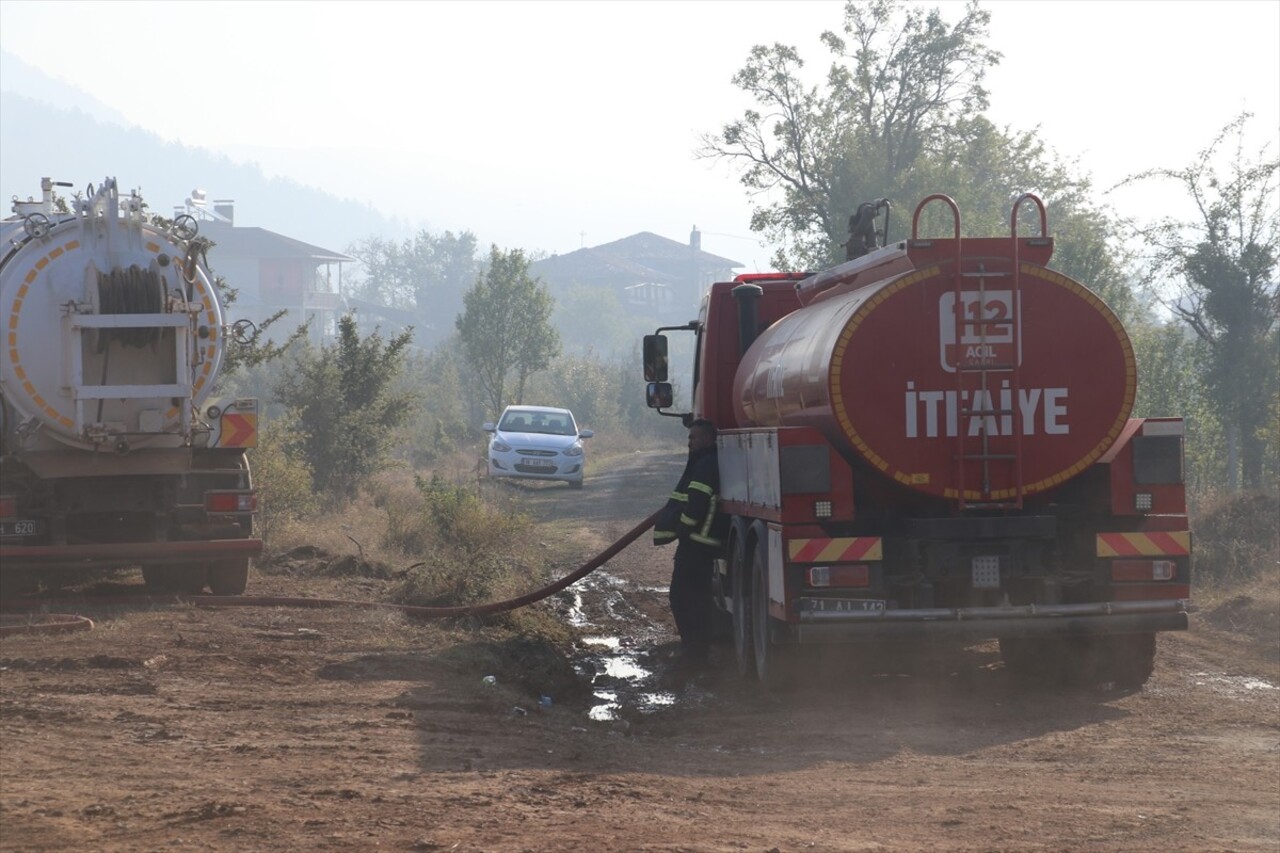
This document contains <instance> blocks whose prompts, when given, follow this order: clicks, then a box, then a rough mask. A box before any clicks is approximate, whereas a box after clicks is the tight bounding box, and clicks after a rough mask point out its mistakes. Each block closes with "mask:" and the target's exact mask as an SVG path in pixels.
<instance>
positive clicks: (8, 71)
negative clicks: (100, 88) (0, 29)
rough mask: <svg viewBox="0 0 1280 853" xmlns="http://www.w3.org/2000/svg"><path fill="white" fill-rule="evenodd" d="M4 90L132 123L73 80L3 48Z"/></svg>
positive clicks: (0, 77) (107, 120)
mask: <svg viewBox="0 0 1280 853" xmlns="http://www.w3.org/2000/svg"><path fill="white" fill-rule="evenodd" d="M0 91H3V92H13V93H15V94H18V95H22V96H23V97H26V98H31V99H32V100H35V101H44V102H45V103H49V104H55V105H57V106H59V107H62V108H63V109H68V110H79V111H80V112H82V113H85V114H86V115H88V116H89V117H90V118H92V119H94V120H95V121H100V122H103V123H104V124H118V125H120V126H121V127H129V126H130V125H131V124H132V122H130V121H129V120H128V119H126V118H125V117H124V116H123V115H122V114H121V113H119V112H118V111H116V110H114V109H112V108H111V107H109V106H107V105H106V104H104V103H102V101H99V100H98V99H97V98H95V97H93V96H92V95H90V94H89V93H87V92H85V91H82V90H80V89H77V88H76V87H75V86H72V85H71V84H70V83H66V82H63V81H62V80H55V79H54V78H52V77H50V76H49V75H47V74H45V73H44V72H43V71H41V70H40V69H38V68H36V67H34V66H32V65H28V64H27V63H25V62H23V61H22V60H21V59H19V58H18V57H16V56H14V55H13V54H12V53H8V52H7V51H0Z"/></svg>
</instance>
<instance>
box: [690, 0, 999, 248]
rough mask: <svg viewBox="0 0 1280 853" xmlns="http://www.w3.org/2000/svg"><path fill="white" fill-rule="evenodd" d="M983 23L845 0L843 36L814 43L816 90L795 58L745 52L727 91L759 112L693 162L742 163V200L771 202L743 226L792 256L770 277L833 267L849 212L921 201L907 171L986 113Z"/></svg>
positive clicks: (975, 15)
mask: <svg viewBox="0 0 1280 853" xmlns="http://www.w3.org/2000/svg"><path fill="white" fill-rule="evenodd" d="M990 18H991V15H990V13H989V12H984V11H982V10H981V9H979V8H978V5H977V4H976V3H974V2H970V3H969V4H968V5H967V6H966V7H965V12H964V15H963V17H962V18H961V20H960V21H958V22H957V23H956V24H955V25H954V26H952V27H948V26H947V24H946V22H945V21H944V20H943V19H942V15H941V13H940V12H939V10H937V9H933V10H929V11H928V12H926V11H925V10H923V9H921V8H918V7H912V6H907V5H906V4H904V3H902V2H900V0H872V2H867V3H859V2H852V0H851V2H848V3H846V5H845V12H844V26H843V33H844V37H842V36H838V35H836V34H834V33H832V32H826V33H823V34H822V40H823V42H824V43H825V44H826V46H827V48H828V49H829V50H830V51H831V53H833V54H834V55H835V56H836V57H837V61H836V62H834V63H833V64H832V65H831V67H830V70H829V71H828V74H827V82H826V87H825V90H819V89H818V88H817V87H806V86H805V85H804V84H803V83H802V82H801V79H800V71H801V69H802V68H803V66H804V62H803V60H802V59H801V58H800V56H799V54H798V53H797V52H796V50H795V48H793V47H788V46H785V45H781V44H774V45H773V46H772V47H765V46H763V45H757V46H756V47H754V48H752V50H751V53H750V55H749V57H748V60H747V64H746V65H745V66H744V67H743V68H742V69H741V70H740V71H738V72H737V74H735V75H734V77H733V82H734V84H735V85H737V86H738V87H739V88H740V89H742V90H743V91H745V92H747V93H748V94H749V95H751V96H752V97H754V98H755V100H756V101H757V102H758V104H759V105H760V108H759V109H751V110H747V111H746V112H745V113H744V115H743V117H742V118H741V119H738V120H737V121H733V122H730V123H729V124H727V125H725V126H724V127H723V128H722V130H721V131H720V133H719V134H715V135H707V136H704V137H703V144H702V147H701V149H700V151H699V154H700V156H703V157H711V158H715V159H727V160H729V161H731V162H734V163H738V164H740V165H742V166H743V174H742V179H741V180H742V183H743V185H744V186H746V187H747V189H748V191H750V192H751V193H752V194H753V195H756V196H757V197H762V198H763V197H764V196H767V195H770V194H772V196H773V198H772V199H771V200H770V199H763V200H762V201H761V202H760V203H759V205H758V206H757V207H756V209H755V211H754V213H753V215H752V223H751V227H752V230H754V231H758V232H762V233H763V234H764V235H765V236H766V237H768V238H769V239H771V240H773V241H774V242H777V243H779V244H781V245H783V246H784V247H787V246H789V247H791V248H790V250H788V249H786V248H784V249H783V250H782V251H781V252H780V253H779V257H778V258H776V259H775V260H776V262H777V264H778V266H779V267H790V268H801V267H814V266H826V265H828V264H829V263H830V262H831V261H832V260H843V257H838V256H837V247H838V246H840V245H842V244H843V243H844V241H845V238H846V233H845V230H846V224H847V220H848V216H849V215H850V214H851V213H852V212H853V211H854V210H856V209H857V205H858V204H859V203H861V202H865V201H869V200H871V199H874V198H879V197H889V198H892V199H903V198H920V197H923V195H924V194H926V193H921V192H919V190H918V187H917V185H916V183H915V182H913V181H912V180H911V179H912V177H913V173H914V170H915V168H916V166H917V165H918V164H919V163H920V162H921V160H922V159H923V158H928V157H930V156H933V155H936V154H938V152H939V151H940V150H941V147H942V145H943V143H944V142H945V141H946V140H947V138H948V137H950V136H952V135H953V133H954V130H953V129H954V128H955V127H956V125H957V123H958V122H960V121H961V120H963V119H966V118H970V117H972V116H974V115H976V114H977V113H978V112H979V111H981V110H982V109H985V108H986V106H987V92H986V90H985V89H984V88H983V87H982V81H983V78H984V77H985V74H986V71H987V69H988V68H989V67H991V66H993V65H995V64H996V63H998V62H999V60H1000V54H999V53H997V52H996V51H994V50H991V49H990V48H988V47H987V46H986V45H985V43H984V40H985V39H986V37H987V26H988V23H989V22H990ZM846 38H847V41H846ZM775 191H776V192H775Z"/></svg>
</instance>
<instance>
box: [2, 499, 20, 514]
mask: <svg viewBox="0 0 1280 853" xmlns="http://www.w3.org/2000/svg"><path fill="white" fill-rule="evenodd" d="M17 514H18V499H17V498H16V497H14V496H13V495H0V518H11V517H13V516H16V515H17Z"/></svg>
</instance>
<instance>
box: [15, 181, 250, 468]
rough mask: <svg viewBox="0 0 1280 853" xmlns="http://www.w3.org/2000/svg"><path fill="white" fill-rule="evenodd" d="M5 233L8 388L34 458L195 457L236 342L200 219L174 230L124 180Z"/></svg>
mask: <svg viewBox="0 0 1280 853" xmlns="http://www.w3.org/2000/svg"><path fill="white" fill-rule="evenodd" d="M52 187H53V184H52V183H51V182H50V181H49V180H48V179H46V180H45V181H44V183H43V189H44V199H43V201H28V202H15V205H14V211H15V213H16V214H17V215H16V216H14V217H12V218H10V219H6V220H5V221H4V222H3V223H2V224H0V240H2V243H0V245H3V246H5V247H6V249H5V254H4V255H3V257H2V258H0V309H2V312H0V317H3V324H4V335H5V343H4V346H3V347H2V348H0V389H2V390H3V396H4V401H5V403H6V404H7V406H8V407H9V413H10V414H11V415H12V419H13V421H14V424H13V425H12V426H13V429H14V430H15V431H16V434H18V435H20V436H21V445H22V446H23V447H25V448H26V449H28V450H32V451H40V450H45V449H51V448H58V447H61V448H66V447H71V448H76V449H85V450H95V449H101V448H106V449H112V448H114V449H116V450H117V452H119V451H120V450H121V449H123V448H135V449H136V448H142V447H154V448H163V447H170V448H180V447H183V446H189V445H190V444H191V443H192V441H193V437H192V433H193V430H194V428H195V426H196V424H195V423H194V421H193V412H197V411H199V409H200V408H201V406H202V404H203V403H204V401H205V400H206V399H207V398H208V397H209V394H210V392H211V390H212V387H213V382H214V379H215V378H216V377H217V375H218V369H219V367H220V365H221V363H222V359H223V355H224V351H225V347H226V340H225V338H224V334H223V324H224V316H223V306H222V304H221V302H220V301H219V297H218V294H217V291H216V287H215V286H214V282H213V280H212V277H211V275H210V274H209V272H208V271H207V269H206V268H205V266H204V264H203V263H202V261H201V259H200V257H199V248H198V246H197V244H196V242H195V241H194V239H193V238H194V237H195V227H194V221H191V222H184V221H182V220H183V219H186V220H190V217H184V218H181V219H180V220H179V221H177V222H175V223H173V224H170V225H162V224H157V223H156V222H154V221H153V220H152V219H151V218H150V217H149V216H148V215H147V214H146V211H145V206H144V205H143V204H142V200H141V198H140V197H139V196H138V195H137V193H133V194H130V195H121V194H120V193H119V192H118V190H117V187H116V183H115V180H114V179H110V178H108V179H107V180H106V181H104V182H103V183H102V184H101V185H100V186H99V187H96V188H95V187H94V186H93V185H90V186H89V187H88V189H87V191H86V192H85V193H84V194H83V196H80V197H78V198H77V199H75V200H74V201H73V202H72V204H71V205H70V207H68V206H67V205H65V204H61V205H60V204H56V203H55V201H54V198H53V192H52Z"/></svg>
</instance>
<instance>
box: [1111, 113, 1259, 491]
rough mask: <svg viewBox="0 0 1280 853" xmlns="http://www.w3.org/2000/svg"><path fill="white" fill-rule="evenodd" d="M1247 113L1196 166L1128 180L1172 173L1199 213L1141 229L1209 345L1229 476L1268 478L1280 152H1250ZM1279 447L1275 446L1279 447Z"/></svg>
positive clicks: (1173, 300) (1252, 482) (1185, 318)
mask: <svg viewBox="0 0 1280 853" xmlns="http://www.w3.org/2000/svg"><path fill="white" fill-rule="evenodd" d="M1251 117H1252V116H1251V115H1250V114H1248V113H1244V114H1242V115H1240V116H1238V117H1237V118H1235V119H1234V120H1232V121H1231V122H1229V123H1228V124H1227V125H1226V127H1224V128H1223V129H1222V130H1221V131H1219V133H1218V134H1217V136H1215V137H1214V139H1213V141H1212V142H1211V143H1210V144H1209V145H1208V146H1207V147H1206V148H1205V149H1204V150H1202V151H1200V152H1199V153H1198V154H1197V155H1196V156H1195V158H1194V159H1193V160H1192V161H1191V163H1190V164H1188V165H1187V166H1185V167H1183V168H1180V169H1167V168H1157V169H1148V170H1147V171H1144V172H1141V173H1139V174H1136V175H1132V176H1130V177H1129V178H1127V179H1125V181H1123V182H1122V183H1121V186H1125V185H1132V184H1136V183H1140V182H1145V181H1152V180H1163V181H1172V182H1175V183H1177V184H1179V185H1181V188H1182V189H1183V190H1185V191H1186V193H1187V195H1188V197H1189V199H1190V201H1191V208H1192V210H1193V214H1192V215H1191V216H1190V217H1189V218H1181V219H1180V218H1176V217H1173V216H1167V217H1162V218H1160V219H1157V220H1155V221H1152V222H1149V223H1143V224H1140V225H1138V226H1137V227H1136V233H1137V235H1138V236H1139V237H1140V238H1141V240H1142V242H1143V243H1144V244H1145V245H1146V247H1147V249H1148V250H1149V257H1148V259H1147V260H1148V263H1147V266H1146V282H1147V284H1148V285H1150V286H1151V287H1153V289H1154V290H1155V292H1156V293H1158V294H1159V298H1160V299H1161V301H1162V302H1163V304H1164V305H1165V307H1166V308H1168V310H1169V311H1171V312H1172V313H1173V315H1174V316H1175V317H1177V318H1179V319H1180V320H1181V321H1182V322H1183V323H1185V324H1186V325H1187V326H1189V327H1190V328H1191V329H1192V330H1194V332H1195V333H1196V335H1197V336H1198V337H1199V338H1200V340H1202V341H1204V342H1205V343H1206V344H1207V345H1208V351H1209V356H1208V364H1207V365H1206V381H1207V383H1208V386H1209V388H1210V389H1211V391H1212V393H1213V397H1214V401H1215V403H1216V405H1217V407H1218V412H1219V415H1220V417H1221V418H1222V419H1223V421H1224V422H1225V423H1226V425H1227V442H1228V454H1227V460H1228V461H1227V472H1226V478H1227V483H1228V485H1229V486H1230V487H1232V488H1235V487H1236V486H1237V485H1238V484H1239V483H1240V482H1243V484H1244V485H1245V486H1246V487H1258V486H1260V485H1261V484H1262V481H1263V476H1262V472H1263V468H1264V460H1265V457H1266V450H1267V446H1266V442H1267V438H1266V436H1267V435H1268V433H1269V432H1274V429H1273V425H1272V424H1270V422H1269V418H1270V417H1271V414H1270V413H1272V412H1275V411H1277V396H1280V376H1278V370H1277V358H1278V357H1280V323H1278V322H1277V315H1278V314H1280V194H1278V193H1277V189H1278V186H1277V180H1278V178H1280V158H1278V157H1276V156H1275V155H1274V154H1273V153H1271V152H1270V151H1269V147H1270V146H1269V145H1266V144H1264V145H1263V146H1262V147H1261V149H1260V150H1258V151H1257V152H1256V153H1250V152H1248V151H1246V127H1247V125H1248V121H1249V119H1250V118H1251ZM1273 451H1274V448H1273Z"/></svg>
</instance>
